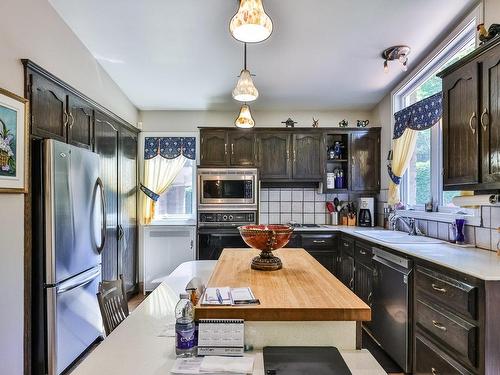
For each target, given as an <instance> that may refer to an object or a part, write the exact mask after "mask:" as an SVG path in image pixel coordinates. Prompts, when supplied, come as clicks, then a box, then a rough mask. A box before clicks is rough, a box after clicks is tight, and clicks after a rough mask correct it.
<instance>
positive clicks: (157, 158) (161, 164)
mask: <svg viewBox="0 0 500 375" xmlns="http://www.w3.org/2000/svg"><path fill="white" fill-rule="evenodd" d="M188 159H190V160H196V138H194V137H146V138H145V139H144V176H143V180H142V183H141V185H140V189H141V191H142V192H143V193H144V195H142V215H141V222H142V224H146V225H147V224H150V223H151V221H152V220H153V218H154V216H155V206H156V202H157V201H158V199H160V196H161V195H162V194H164V193H165V192H166V191H167V190H168V189H169V187H170V186H171V185H172V183H173V182H174V180H175V178H176V177H177V175H178V174H179V172H180V171H181V170H182V168H183V167H184V165H185V164H186V161H187V160H188Z"/></svg>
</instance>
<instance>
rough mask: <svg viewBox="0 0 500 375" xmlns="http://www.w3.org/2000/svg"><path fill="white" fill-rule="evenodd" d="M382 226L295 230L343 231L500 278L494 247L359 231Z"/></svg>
mask: <svg viewBox="0 0 500 375" xmlns="http://www.w3.org/2000/svg"><path fill="white" fill-rule="evenodd" d="M381 229H382V228H380V227H375V228H361V227H348V226H334V225H322V226H320V227H319V228H298V229H295V231H296V232H342V233H346V234H349V235H351V236H353V237H357V238H360V239H363V240H366V241H368V242H371V243H374V244H377V245H380V246H384V247H386V248H389V249H393V250H396V251H398V252H401V253H404V254H407V255H410V256H412V257H416V258H419V259H423V260H427V261H429V262H432V263H436V264H438V265H440V266H444V267H447V268H450V269H452V270H455V271H458V272H462V273H464V274H467V275H471V276H474V277H476V278H478V279H482V280H487V281H498V280H500V256H498V255H497V254H496V252H494V251H489V250H482V249H478V248H475V247H460V246H456V245H453V244H451V243H449V242H445V241H443V242H442V243H438V244H435V243H433V244H394V243H388V242H384V241H380V240H376V239H374V238H372V237H368V236H364V235H362V234H361V233H359V231H365V230H366V231H369V230H378V231H379V230H381Z"/></svg>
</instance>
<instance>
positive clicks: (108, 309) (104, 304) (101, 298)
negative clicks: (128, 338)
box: [97, 275, 129, 336]
mask: <svg viewBox="0 0 500 375" xmlns="http://www.w3.org/2000/svg"><path fill="white" fill-rule="evenodd" d="M97 301H98V302H99V308H100V309H101V316H102V322H103V324H104V330H105V331H106V336H107V335H109V334H110V333H111V332H112V331H113V330H114V329H115V328H116V327H117V326H118V325H119V324H120V323H121V322H123V321H124V320H125V318H126V317H127V316H128V314H129V312H128V304H127V295H126V293H125V284H124V282H123V275H120V278H119V279H118V280H112V281H106V280H103V281H101V282H100V283H99V292H98V293H97Z"/></svg>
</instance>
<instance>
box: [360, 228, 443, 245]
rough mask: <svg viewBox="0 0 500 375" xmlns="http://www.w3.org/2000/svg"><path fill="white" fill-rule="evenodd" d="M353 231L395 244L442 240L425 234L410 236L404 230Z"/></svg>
mask: <svg viewBox="0 0 500 375" xmlns="http://www.w3.org/2000/svg"><path fill="white" fill-rule="evenodd" d="M355 233H358V234H362V235H363V236H366V237H369V238H373V239H374V240H378V241H382V242H387V243H395V244H416V245H418V244H433V243H443V241H442V240H438V239H436V238H430V237H425V236H410V235H409V234H408V233H406V232H400V231H392V230H356V231H355Z"/></svg>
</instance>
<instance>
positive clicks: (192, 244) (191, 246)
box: [189, 240, 194, 250]
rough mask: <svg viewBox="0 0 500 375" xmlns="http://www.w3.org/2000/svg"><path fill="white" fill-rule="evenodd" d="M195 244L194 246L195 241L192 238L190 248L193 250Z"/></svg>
mask: <svg viewBox="0 0 500 375" xmlns="http://www.w3.org/2000/svg"><path fill="white" fill-rule="evenodd" d="M193 246H194V242H193V240H191V244H190V246H189V248H190V249H191V250H193Z"/></svg>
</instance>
